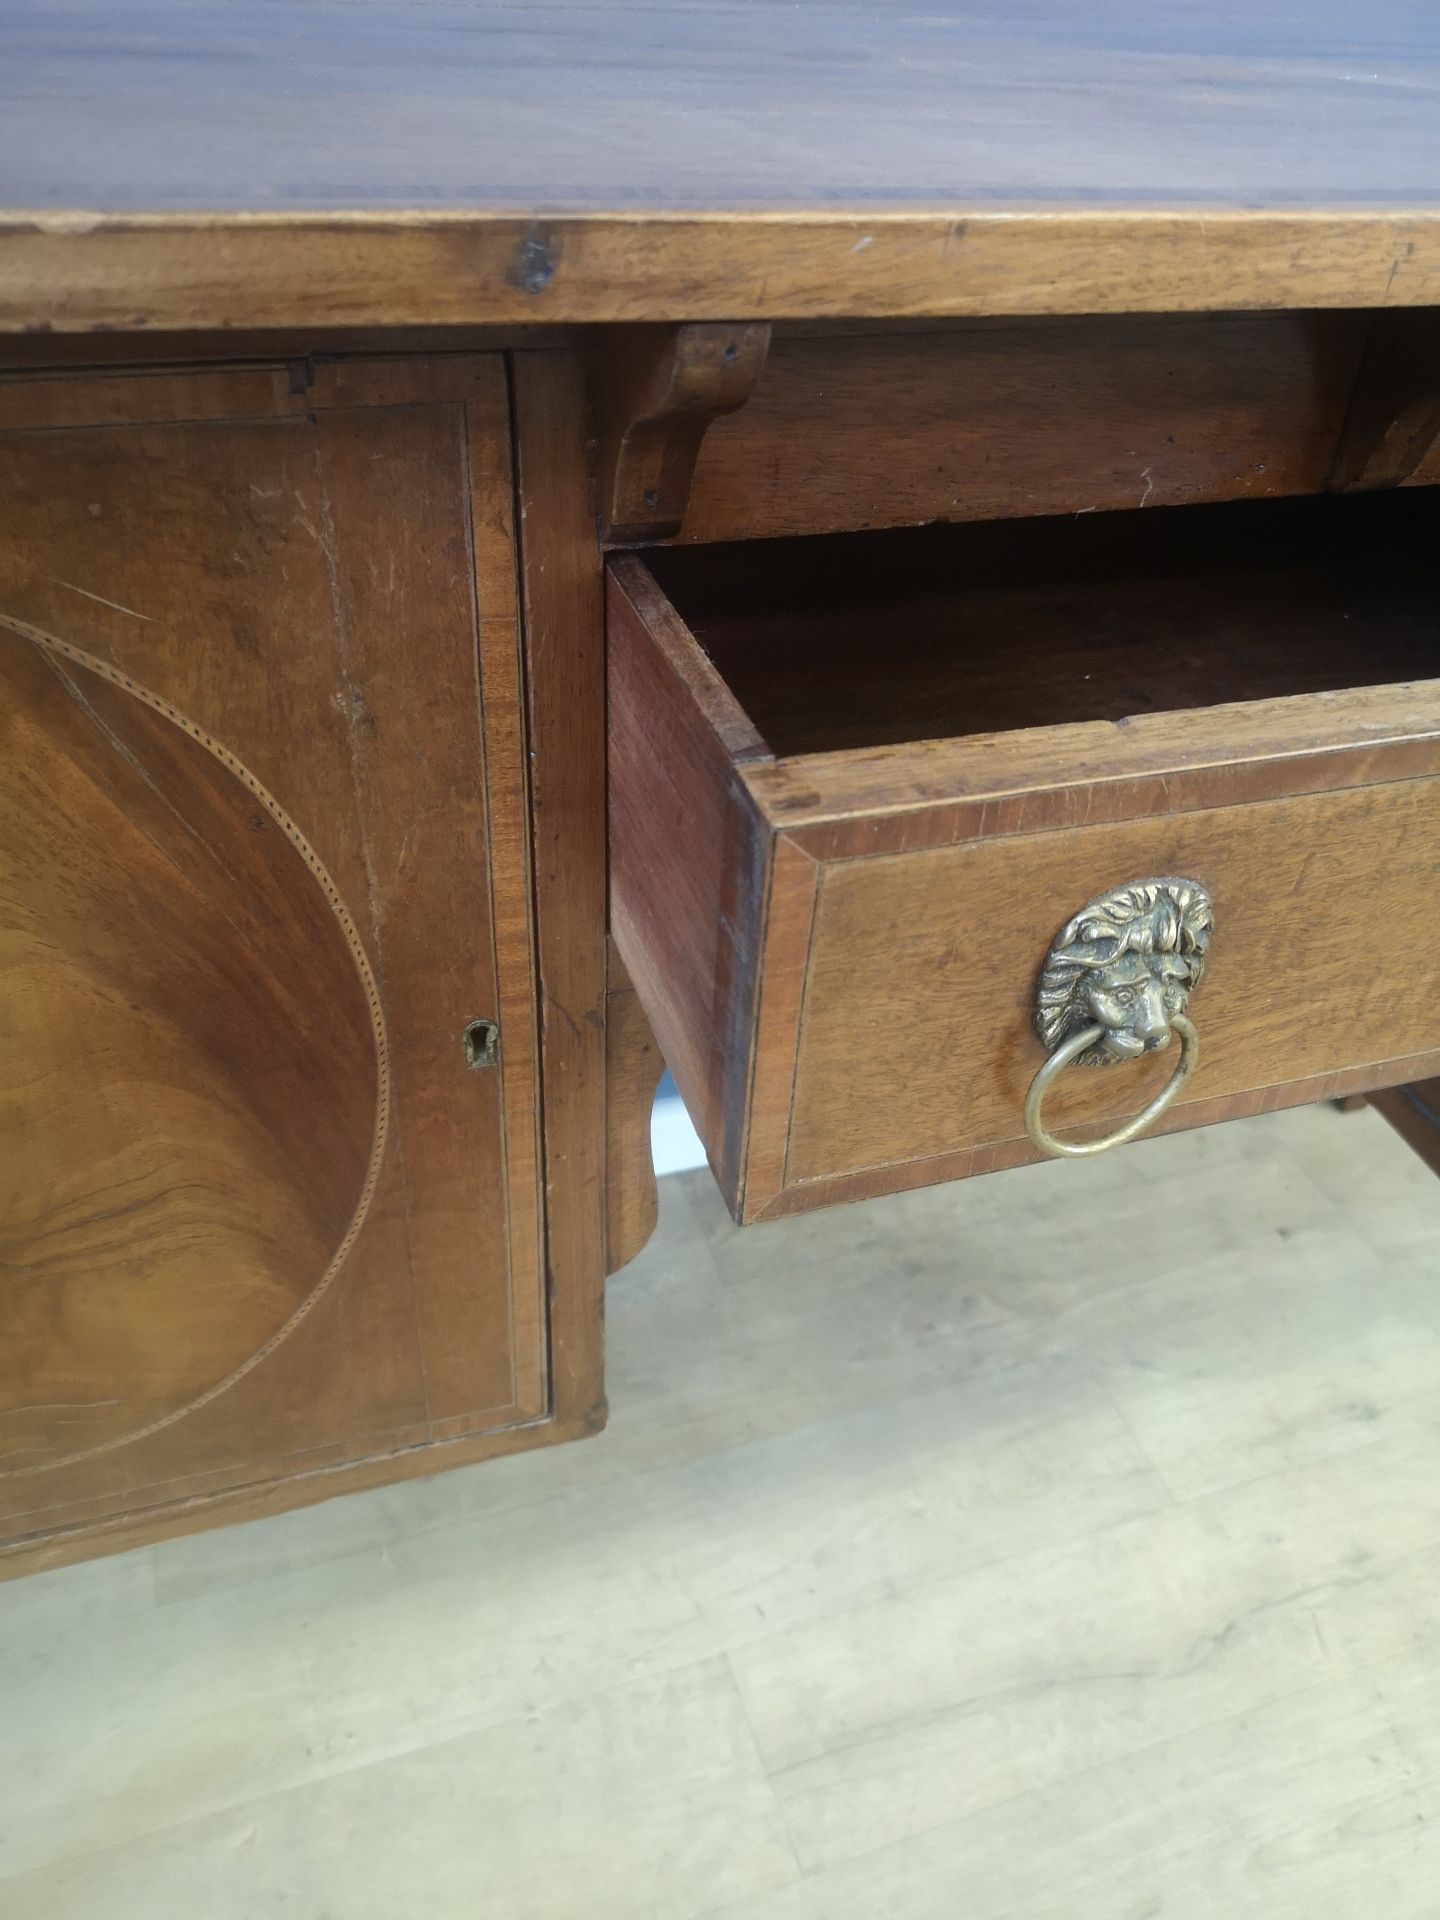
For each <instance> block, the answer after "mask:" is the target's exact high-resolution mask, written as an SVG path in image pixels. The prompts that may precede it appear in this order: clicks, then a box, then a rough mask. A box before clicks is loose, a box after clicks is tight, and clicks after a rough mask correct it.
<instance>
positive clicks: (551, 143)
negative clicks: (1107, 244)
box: [0, 0, 1440, 217]
mask: <svg viewBox="0 0 1440 1920" xmlns="http://www.w3.org/2000/svg"><path fill="white" fill-rule="evenodd" d="M0 70H3V72H4V75H5V80H4V89H3V94H0V104H3V113H0V125H3V128H4V145H3V147H0V156H3V170H4V179H5V190H6V195H7V198H8V199H9V201H10V204H11V205H14V206H19V207H35V208H44V209H72V208H88V209H94V210H100V211H106V212H121V211H124V212H151V211H156V210H159V209H162V208H169V209H189V210H194V211H211V210H216V209H219V210H230V209H235V210H244V211H248V212H257V211H264V210H288V211H301V212H313V211H323V210H332V211H342V210H343V211H346V212H352V211H363V210H378V209H387V208H388V209H394V208H420V209H431V210H438V209H443V208H469V207H479V208H486V209H489V210H491V211H499V212H515V213H523V214H530V213H534V214H537V215H540V216H542V217H543V216H544V215H546V214H549V213H556V212H581V211H584V212H590V213H616V212H630V211H639V212H650V211H653V210H656V209H662V208H663V209H672V210H690V209H721V208H728V209H732V210H743V211H749V210H751V209H765V210H770V211H773V210H777V209H796V208H798V209H808V208H811V207H815V206H828V205H835V204H841V205H849V206H852V207H854V208H856V209H857V210H864V209H868V208H874V209H876V210H877V211H880V210H883V209H886V208H890V207H894V206H897V205H898V206H903V207H910V208H915V207H926V206H928V207H946V206H948V205H950V204H953V203H954V202H955V201H956V200H957V199H969V200H972V201H974V202H975V203H977V204H982V205H983V204H984V203H986V202H994V201H1001V202H1005V203H1008V204H1014V205H1021V206H1023V205H1026V204H1037V203H1038V204H1042V205H1055V204H1057V203H1058V204H1067V203H1079V204H1083V205H1090V204H1107V203H1108V204H1116V203H1117V202H1118V203H1120V204H1132V203H1137V202H1138V203H1149V204H1152V205H1153V204H1157V203H1160V204H1164V203H1167V202H1168V203H1170V204H1181V205H1195V204H1206V205H1211V206H1216V207H1219V206H1246V207H1249V206H1255V205H1260V206H1266V205H1282V206H1310V207H1313V206H1331V205H1336V204H1340V205H1350V206H1355V205H1362V206H1376V205H1380V206H1384V205H1390V206H1395V205H1406V204H1409V205H1414V204H1423V203H1424V202H1425V201H1426V199H1427V197H1433V196H1434V195H1435V194H1436V193H1437V191H1440V151H1437V144H1436V127H1435V120H1434V112H1433V109H1434V100H1435V88H1436V84H1437V77H1440V31H1437V26H1436V22H1435V20H1434V18H1433V16H1432V15H1431V14H1430V13H1429V11H1428V10H1427V9H1425V8H1423V7H1416V6H1413V5H1407V4H1404V0H1376V4H1375V5H1374V6H1372V7H1370V8H1369V9H1367V10H1366V12H1365V13H1364V14H1363V15H1357V14H1356V13H1355V11H1354V9H1353V8H1352V7H1350V6H1347V5H1344V4H1341V0H1316V3H1315V4H1312V5H1309V6H1304V7H1300V6H1295V5H1293V4H1288V0H1259V3H1258V4H1255V5H1251V6H1248V7H1242V6H1239V5H1237V4H1235V3H1234V0H1225V4H1222V5H1218V6H1211V7H1207V8H1205V9H1203V10H1195V9H1188V10H1185V11H1184V12H1182V13H1179V14H1168V13H1166V12H1163V11H1162V12H1156V11H1154V10H1146V9H1143V8H1137V7H1135V6H1132V5H1126V4H1123V0H1096V4H1093V5H1091V6H1088V7H1085V8H1083V9H1080V8H1076V7H1074V6H1073V5H1068V4H1066V0H1034V4H1031V5H1029V6H1027V7H1025V8H1024V9H1021V10H1017V9H1015V8H1007V7H1004V6H999V5H996V4H993V0H991V3H990V4H976V3H975V0H968V3H966V4H955V0H949V3H948V4H941V5H932V6H929V7H917V6H913V5H895V6H888V7H885V8H883V9H876V8H874V7H872V6H865V5H859V4H855V3H854V0H819V3H818V4H811V5H808V6H805V7H800V8H796V7H790V6H782V5H777V4H774V0H714V4H711V5H707V6H705V7H695V6H689V5H685V4H675V3H674V0H672V3H671V4H652V5H647V6H643V7H634V6H625V5H621V4H618V0H591V3H590V4H581V5H573V4H572V5H562V4H554V3H553V0H542V3H541V4H532V5H528V6H526V7H523V8H516V7H513V6H507V5H504V4H500V3H499V0H449V3H448V4H441V5H418V4H412V5H405V4H396V3H395V0H391V3H390V4H385V3H384V0H380V3H379V4H376V3H375V0H367V3H366V4H360V5H354V4H342V3H341V0H318V3H317V4H311V5H308V6H305V7H301V8H295V7H291V6H286V5H284V4H277V3H275V0H272V3H271V4H260V5H252V6H247V7H244V8H235V7H227V6H225V5H224V4H223V3H222V0H191V4H189V5H187V6H185V7H184V8H183V9H178V10H175V9H166V8H163V7H157V6H156V5H154V4H153V0H110V4H100V3H99V0H72V3H71V4H70V5H67V6H65V7H62V8H56V7H55V6H53V5H49V4H45V0H12V4H10V5H9V6H8V7H7V8H6V11H5V33H4V38H3V41H0Z"/></svg>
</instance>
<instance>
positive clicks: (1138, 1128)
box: [1025, 1013, 1200, 1160]
mask: <svg viewBox="0 0 1440 1920" xmlns="http://www.w3.org/2000/svg"><path fill="white" fill-rule="evenodd" d="M1170 1025H1171V1027H1172V1028H1173V1029H1174V1031H1175V1032H1176V1033H1178V1034H1179V1036H1180V1064H1179V1066H1178V1067H1176V1069H1175V1071H1174V1073H1172V1074H1171V1076H1170V1078H1169V1079H1168V1080H1167V1081H1166V1082H1165V1084H1164V1086H1163V1087H1162V1088H1161V1089H1160V1091H1159V1093H1157V1094H1156V1096H1155V1098H1154V1099H1153V1100H1152V1101H1151V1102H1150V1104H1149V1106H1148V1107H1146V1109H1145V1110H1144V1112H1143V1113H1137V1114H1136V1115H1135V1118H1134V1119H1133V1120H1127V1121H1126V1122H1125V1125H1124V1126H1123V1127H1117V1128H1116V1129H1115V1131H1114V1133H1107V1134H1106V1135H1105V1138H1104V1139H1103V1140H1084V1141H1070V1140H1057V1139H1056V1138H1055V1136H1054V1134H1053V1133H1051V1132H1049V1131H1048V1130H1047V1128H1046V1126H1045V1122H1044V1121H1043V1120H1042V1119H1041V1118H1040V1107H1041V1104H1042V1102H1043V1101H1044V1099H1045V1095H1046V1093H1047V1091H1048V1090H1049V1086H1050V1082H1051V1081H1052V1080H1054V1079H1055V1078H1056V1077H1057V1075H1059V1074H1061V1073H1063V1072H1064V1071H1065V1069H1066V1067H1068V1066H1069V1064H1070V1062H1071V1061H1072V1060H1073V1059H1075V1057H1076V1055H1077V1054H1081V1053H1084V1052H1085V1051H1086V1049H1087V1048H1089V1047H1093V1046H1094V1045H1095V1043H1096V1042H1097V1041H1098V1040H1103V1039H1104V1037H1105V1029H1104V1028H1103V1027H1100V1026H1094V1027H1085V1028H1083V1029H1082V1030H1081V1031H1080V1032H1079V1033H1074V1034H1071V1036H1070V1038H1069V1039H1068V1040H1067V1041H1066V1042H1065V1043H1064V1045H1063V1046H1060V1047H1057V1048H1056V1050H1055V1052H1054V1053H1052V1054H1051V1056H1050V1058H1049V1059H1048V1060H1047V1061H1046V1062H1045V1064H1044V1065H1043V1066H1042V1067H1041V1069H1040V1071H1039V1072H1038V1073H1037V1074H1036V1076H1035V1078H1034V1079H1033V1080H1032V1081H1031V1082H1030V1091H1029V1092H1028V1093H1027V1094H1026V1096H1025V1131H1026V1132H1027V1133H1028V1134H1029V1136H1030V1138H1031V1139H1032V1140H1033V1141H1034V1142H1035V1144H1036V1146H1037V1147H1039V1149H1040V1151H1041V1152H1042V1153H1049V1154H1056V1155H1061V1156H1063V1157H1064V1158H1065V1159H1067V1160H1083V1159H1084V1158H1085V1157H1086V1156H1087V1155H1088V1154H1092V1153H1105V1152H1107V1151H1108V1150H1109V1149H1110V1148H1111V1147H1123V1146H1124V1145H1125V1143H1126V1141H1127V1140H1133V1139H1135V1137H1136V1136H1137V1135H1138V1134H1142V1133H1143V1132H1144V1131H1145V1129H1146V1128H1147V1127H1148V1126H1150V1125H1151V1123H1152V1122H1153V1121H1156V1120H1158V1119H1159V1118H1160V1116H1161V1114H1162V1113H1164V1111H1165V1109H1166V1108H1167V1107H1168V1106H1170V1105H1171V1104H1172V1102H1173V1101H1174V1099H1175V1097H1176V1095H1177V1094H1178V1093H1179V1091H1180V1089H1181V1088H1182V1087H1183V1086H1184V1084H1185V1082H1186V1081H1187V1080H1188V1079H1189V1078H1190V1076H1191V1074H1192V1073H1193V1072H1194V1071H1195V1068H1196V1065H1197V1063H1198V1062H1199V1059H1200V1036H1199V1034H1198V1033H1197V1032H1196V1031H1195V1023H1194V1021H1193V1020H1191V1019H1190V1018H1189V1017H1188V1016H1187V1015H1186V1014H1183V1013H1172V1014H1171V1015H1170Z"/></svg>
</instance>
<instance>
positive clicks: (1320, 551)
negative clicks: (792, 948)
mask: <svg viewBox="0 0 1440 1920" xmlns="http://www.w3.org/2000/svg"><path fill="white" fill-rule="evenodd" d="M1437 534H1440V487H1422V488H1416V489H1412V490H1409V491H1407V492H1405V493H1400V492H1384V493H1373V494H1363V495H1350V496H1344V497H1329V496H1320V497H1315V498H1310V499H1302V500H1284V501H1262V502H1237V503H1232V504H1225V505H1216V506H1189V507H1165V508H1152V509H1148V510H1144V511H1138V510H1132V511H1128V512H1109V513H1081V514H1066V515H1057V516H1047V517H1044V518H1039V519H1033V520H1019V521H1017V520H1005V521H990V522H981V523H972V524H969V525H962V526H931V527H921V528H914V529H902V530H897V531H888V532H873V533H859V534H828V535H819V536H809V537H805V538H798V539H778V540H763V541H751V542H737V543H730V544H722V545H717V546H710V547H688V548H675V549H670V550H665V551H653V552H652V553H650V554H649V555H647V561H648V564H649V566H650V568H651V571H652V572H653V573H654V575H655V577H656V579H657V581H658V582H659V584H660V586H661V587H662V588H663V589H664V591H665V593H666V594H667V595H668V597H669V599H670V601H671V602H672V604H673V605H674V607H675V609H676V611H677V612H678V613H679V614H680V616H681V617H682V619H683V620H684V621H685V623H686V625H687V626H688V627H689V629H690V631H691V632H692V633H693V634H694V636H695V638H696V639H697V640H698V642H699V643H700V645H701V647H702V648H703V649H704V650H705V652H706V654H707V655H708V656H709V658H710V660H711V662H712V663H713V664H714V666H715V668H716V670H717V671H718V672H719V673H720V675H721V677H722V678H723V679H724V680H725V681H726V682H727V684H728V685H729V687H730V689H731V691H732V692H733V694H734V695H735V697H736V699H737V700H738V702H739V704H740V705H741V707H742V708H743V709H744V710H745V712H746V714H747V715H748V716H749V718H750V720H751V721H752V722H753V724H754V726H755V728H756V730H757V732H758V733H759V734H760V735H761V737H762V738H763V740H764V741H765V744H766V745H767V746H768V748H769V749H770V751H771V752H772V753H774V754H775V755H777V756H779V757H782V758H784V757H789V756H793V755H798V754H806V753H819V752H826V751H834V750H841V749H852V748H865V747H876V746H885V745H890V744H895V743H899V742H904V741H916V740H933V739H942V738H956V737H962V738H963V737H964V736H966V735H974V734H995V733H1004V732H1009V731H1012V730H1015V729H1021V728H1034V727H1048V726H1057V725H1063V724H1066V723H1068V722H1074V721H1083V720H1110V721H1123V720H1125V719H1127V718H1131V717H1134V716H1137V715H1140V714H1146V713H1157V712H1174V711H1181V710H1188V709H1194V708H1204V707H1211V706H1218V705H1221V704H1224V703H1227V702H1231V701H1247V700H1263V699H1269V698H1273V697H1277V696H1284V695H1294V694H1314V693H1319V692H1325V691H1334V690H1340V689H1344V688H1350V687H1359V686H1379V685H1389V684H1392V683H1395V682H1403V681H1408V680H1414V679H1425V678H1430V677H1432V676H1434V675H1436V674H1437V673H1440V539H1437Z"/></svg>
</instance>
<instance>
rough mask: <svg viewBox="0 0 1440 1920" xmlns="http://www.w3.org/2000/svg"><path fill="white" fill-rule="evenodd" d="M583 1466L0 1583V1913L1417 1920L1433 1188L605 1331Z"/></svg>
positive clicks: (1186, 1204)
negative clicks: (607, 1378) (598, 1430)
mask: <svg viewBox="0 0 1440 1920" xmlns="http://www.w3.org/2000/svg"><path fill="white" fill-rule="evenodd" d="M610 1325H611V1392H612V1401H613V1406H614V1415H613V1420H612V1425H611V1428H610V1431H609V1432H608V1434H606V1435H605V1436H604V1437H603V1438H601V1439H599V1440H597V1441H592V1442H589V1443H587V1444H585V1445H583V1446H576V1447H570V1448H564V1449H559V1450H555V1451H551V1452H547V1453H542V1454H536V1455H530V1456H526V1457H522V1458H519V1459H516V1460H512V1461H504V1462H500V1463H498V1464H495V1465H491V1466H486V1467H480V1468H475V1469H470V1470H467V1471H462V1472H459V1473H455V1474H452V1475H449V1476H445V1477H442V1478H440V1479H437V1480H434V1481H429V1482H424V1483H418V1484H412V1485H410V1486H406V1487H399V1488H392V1489H386V1490H384V1491H381V1492H379V1493H374V1494H368V1495H361V1496H358V1497H355V1498H352V1499H348V1500H343V1501H338V1502H335V1503H333V1504H332V1505H330V1506H328V1507H323V1508H317V1509H313V1510H312V1511H310V1512H308V1513H303V1514H296V1515H293V1516H289V1517H285V1518H281V1519H277V1520H273V1521H265V1522H261V1523H259V1524H256V1525H252V1526H247V1527H240V1528H235V1529H232V1530H230V1531H228V1532H223V1533H217V1534H210V1535H207V1536H204V1537H202V1538H199V1539H195V1540H189V1541H183V1542H179V1543H176V1544H174V1545H171V1546H167V1547H161V1548H157V1549H154V1550H149V1551H144V1552H141V1553H137V1554H132V1555H129V1556H127V1557H125V1558H123V1559H118V1560H109V1561H102V1562H97V1563H94V1564H92V1565H89V1566H84V1567H78V1568H74V1569H71V1570H69V1571H66V1572H62V1573H58V1574H53V1575H47V1576H43V1577H41V1578H38V1579H34V1580H30V1581H23V1582H20V1583H17V1584H15V1585H12V1586H9V1587H6V1588H3V1589H0V1643H3V1673H0V1714H3V1720H4V1729H3V1745H0V1752H3V1756H4V1761H3V1765H4V1785H3V1792H0V1826H3V1832H0V1874H3V1876H4V1883H3V1884H0V1913H3V1914H4V1915H5V1916H6V1920H81V1916H83V1920H139V1916H144V1920H170V1916H176V1917H177V1920H238V1916H246V1920H252V1917H253V1920H452V1917H454V1920H460V1917H461V1916H465V1920H469V1917H470V1916H483V1917H484V1920H612V1917H613V1920H622V1917H623V1920H651V1917H652V1916H654V1917H655V1920H662V1917H663V1920H699V1917H700V1916H706V1917H707V1920H1022V1917H1023V1920H1041V1917H1042V1916H1044V1920H1192V1916H1193V1920H1202V1917H1203V1920H1250V1917H1251V1916H1253V1917H1254V1920H1261V1917H1262V1916H1263V1920H1287V1917H1288V1916H1295V1920H1302V1917H1303V1920H1410V1917H1411V1916H1415V1917H1416V1920H1419V1916H1425V1920H1434V1916H1435V1915H1436V1913H1437V1911H1440V1182H1437V1181H1435V1180H1433V1179H1432V1178H1431V1177H1430V1176H1429V1175H1428V1174H1427V1173H1426V1172H1425V1171H1424V1169H1423V1168H1422V1167H1421V1166H1420V1165H1419V1163H1418V1162H1416V1161H1414V1160H1412V1158H1411V1157H1410V1155H1409V1154H1408V1152H1407V1151H1406V1149H1405V1148H1404V1147H1403V1146H1402V1145H1401V1144H1400V1143H1399V1142H1398V1141H1397V1140H1395V1139H1394V1138H1393V1137H1392V1136H1391V1135H1390V1134H1389V1132H1388V1131H1387V1130H1386V1128H1385V1126H1384V1125H1383V1123H1382V1122H1380V1121H1379V1120H1378V1119H1376V1118H1375V1116H1374V1115H1372V1114H1369V1113H1365V1114H1357V1115H1345V1116H1342V1115H1339V1114H1336V1113H1334V1112H1332V1111H1330V1110H1329V1109H1325V1108H1315V1109H1311V1110H1309V1111H1305V1112H1297V1113H1292V1114H1283V1115H1277V1116H1272V1117H1270V1118H1266V1119H1262V1120H1254V1121H1245V1122H1240V1123H1238V1124H1233V1125H1231V1126H1229V1127H1223V1128H1218V1129H1215V1130H1213V1131H1211V1132H1208V1133H1200V1134H1191V1135H1188V1136H1181V1137H1177V1138H1175V1139H1172V1140H1162V1141H1157V1142H1152V1143H1148V1144H1144V1145H1141V1146H1139V1147H1136V1148H1133V1149H1131V1150H1130V1151H1129V1152H1128V1153H1126V1154H1124V1155H1121V1156H1116V1157H1115V1158H1114V1159H1112V1160H1110V1161H1101V1162H1098V1163H1096V1164H1094V1165H1064V1164H1053V1165H1049V1166H1046V1167H1041V1168H1036V1169H1031V1170H1026V1171H1024V1172H1019V1173H1008V1174H1002V1175H999V1176H997V1177H995V1178H992V1179H988V1180H979V1181H973V1182H970V1183H967V1184H964V1185H961V1186H958V1187H954V1188H948V1189H943V1188H942V1189H937V1190H934V1191H930V1192H926V1193H918V1194H911V1195H908V1196H904V1197H901V1198H899V1199H895V1200H891V1201H884V1202H879V1203H873V1204H871V1205H869V1206H867V1207H863V1208H854V1209H849V1210H846V1211H842V1212H839V1213H836V1214H832V1215H828V1216H820V1217H818V1218H814V1219H810V1220H805V1221H795V1222H790V1223H786V1224H783V1225H780V1226H774V1227H763V1228H756V1229H752V1230H750V1231H749V1232H747V1233H746V1234H745V1235H744V1236H743V1237H738V1236H737V1235H736V1233H735V1232H734V1231H733V1230H732V1228H731V1227H730V1226H729V1224H728V1222H727V1220H726V1219H725V1217H724V1215H723V1213H722V1210H721V1208H720V1205H719V1203H718V1201H717V1200H716V1198H715V1196H714V1193H713V1190H712V1188H711V1187H710V1184H709V1181H708V1176H705V1175H702V1174H691V1175H684V1176H681V1177H679V1178H678V1179H677V1180H675V1181H673V1182H670V1183H667V1191H666V1193H665V1207H664V1220H663V1225H662V1228H661V1231H660V1233H659V1235H658V1237H657V1239H656V1240H655V1242H654V1243H653V1245H652V1246H651V1248H650V1250H649V1251H648V1252H647V1253H646V1254H645V1256H644V1257H643V1258H642V1259H641V1260H640V1261H638V1262H637V1263H636V1264H635V1265H634V1266H633V1267H631V1268H630V1269H629V1270H628V1271H627V1272H626V1273H624V1274H622V1275H620V1276H619V1277H618V1279H617V1280H616V1281H615V1282H614V1284H613V1287H612V1305H611V1315H610Z"/></svg>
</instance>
